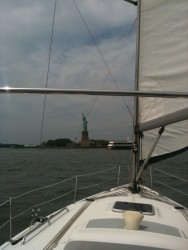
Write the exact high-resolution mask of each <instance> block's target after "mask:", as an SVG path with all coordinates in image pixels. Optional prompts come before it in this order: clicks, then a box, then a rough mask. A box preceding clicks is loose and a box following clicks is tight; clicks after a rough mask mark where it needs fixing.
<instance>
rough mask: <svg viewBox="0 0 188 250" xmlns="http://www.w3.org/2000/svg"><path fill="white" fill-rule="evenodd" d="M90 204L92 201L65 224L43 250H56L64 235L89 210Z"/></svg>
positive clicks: (86, 203)
mask: <svg viewBox="0 0 188 250" xmlns="http://www.w3.org/2000/svg"><path fill="white" fill-rule="evenodd" d="M90 204H91V202H90V201H86V202H85V203H84V204H83V206H82V207H81V208H80V209H79V210H78V211H77V212H76V213H75V214H74V216H73V217H72V218H71V219H70V220H69V221H68V222H67V223H66V224H65V226H64V227H63V228H62V229H61V230H60V231H59V232H58V233H57V234H56V235H55V237H54V238H53V239H52V240H51V241H50V242H49V243H48V244H47V245H46V246H45V247H44V248H43V250H51V249H53V248H55V247H56V246H57V244H58V242H59V241H60V239H61V238H62V237H63V235H64V234H65V233H66V232H67V231H68V230H69V228H70V227H71V226H72V225H73V224H74V222H75V221H76V220H77V219H78V218H79V217H80V215H81V214H82V213H83V212H84V211H85V210H86V209H87V207H88V206H89V205H90Z"/></svg>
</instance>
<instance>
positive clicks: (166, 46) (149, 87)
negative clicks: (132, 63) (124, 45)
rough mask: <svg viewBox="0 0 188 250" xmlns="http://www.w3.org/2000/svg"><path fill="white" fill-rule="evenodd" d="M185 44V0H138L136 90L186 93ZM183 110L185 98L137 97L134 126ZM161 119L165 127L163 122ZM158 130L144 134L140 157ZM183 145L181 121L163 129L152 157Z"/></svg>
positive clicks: (185, 134) (185, 130) (187, 137)
mask: <svg viewBox="0 0 188 250" xmlns="http://www.w3.org/2000/svg"><path fill="white" fill-rule="evenodd" d="M187 41H188V1H187V0H179V1H177V0H157V1H156V0H141V1H140V37H139V42H138V66H139V69H138V90H140V91H143V90H144V91H145V90H146V91H174V92H178V91H188V42H187ZM185 108H188V99H178V98H176V99H168V98H155V97H148V98H147V97H146V98H143V97H139V100H138V113H139V117H138V123H139V124H142V123H145V122H147V123H148V122H149V121H152V120H153V119H156V120H155V121H157V119H159V121H160V117H162V116H167V117H168V116H169V114H171V113H174V112H178V113H181V110H184V111H185ZM184 114H185V112H184ZM162 119H163V118H162ZM163 120H164V125H165V119H163ZM151 123H152V122H151ZM159 123H160V122H159ZM154 124H157V123H155V122H154ZM156 127H157V125H156ZM158 130H159V128H156V129H150V130H149V131H146V132H144V139H143V147H142V150H143V152H142V153H143V158H145V156H146V155H147V152H148V150H149V149H150V147H151V145H152V143H153V141H154V140H155V137H156V136H157V133H158ZM187 146H188V120H184V121H181V122H176V123H174V124H170V125H167V126H166V127H165V131H164V133H163V134H162V136H161V138H160V140H159V142H158V144H157V146H156V148H155V150H154V152H153V154H152V156H160V155H165V154H167V153H172V152H178V151H180V150H181V149H183V148H186V147H187Z"/></svg>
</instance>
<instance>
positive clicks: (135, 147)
mask: <svg viewBox="0 0 188 250" xmlns="http://www.w3.org/2000/svg"><path fill="white" fill-rule="evenodd" d="M140 6H141V5H140V1H137V39H136V64H135V90H136V91H138V79H139V77H138V76H139V54H140V18H141V15H140V8H141V7H140ZM134 102H135V105H134V121H133V129H134V131H133V161H132V164H133V165H132V189H133V191H134V192H137V191H138V190H137V189H138V188H137V183H136V176H137V172H138V166H139V156H140V145H139V144H140V136H139V133H138V129H137V126H138V119H139V117H138V114H139V112H138V111H139V105H138V96H135V98H134Z"/></svg>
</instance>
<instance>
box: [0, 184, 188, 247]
mask: <svg viewBox="0 0 188 250" xmlns="http://www.w3.org/2000/svg"><path fill="white" fill-rule="evenodd" d="M157 199H158V200H157ZM160 199H162V200H165V198H161V197H160V196H158V195H157V194H156V193H155V192H151V191H150V190H149V189H144V190H143V191H142V192H141V193H140V194H132V193H131V192H130V191H129V190H128V188H127V187H125V188H123V187H121V188H116V189H113V190H111V191H108V192H103V193H100V194H98V195H95V196H93V197H90V198H89V199H86V200H82V201H78V202H76V203H74V204H71V205H69V206H67V208H66V209H64V210H62V211H60V212H59V213H58V214H57V215H56V216H54V217H52V219H49V220H48V221H47V222H45V223H43V224H41V225H40V226H39V227H38V228H36V229H35V230H33V231H32V232H30V233H28V234H27V235H26V236H25V237H23V239H22V240H21V241H19V242H18V243H17V244H15V245H11V244H10V243H9V242H7V243H5V244H4V245H3V246H1V247H0V249H27V250H30V249H36V250H39V249H46V250H47V249H54V248H55V249H65V250H71V249H82V248H84V247H86V248H89V249H96V247H97V248H99V249H100V248H101V247H103V248H104V249H107V248H108V249H113V248H117V250H118V249H138V248H137V247H138V246H139V247H140V248H139V249H142V248H141V247H142V246H145V248H143V249H187V245H188V221H187V218H186V215H187V210H185V209H179V208H180V207H179V206H178V205H177V204H170V203H171V201H170V200H166V202H162V201H160ZM117 202H119V204H125V203H126V205H127V204H135V203H136V204H147V205H148V204H149V205H151V206H152V207H153V209H154V212H152V213H147V212H143V213H144V218H143V221H142V222H141V224H140V227H139V230H128V229H124V221H123V216H122V215H123V211H121V209H120V210H119V211H118V209H116V208H115V207H114V205H115V204H116V203H117ZM131 206H132V205H131ZM137 207H139V206H137ZM133 210H134V208H133ZM38 224H40V223H38ZM19 237H20V235H19V236H18V237H15V239H16V238H19ZM100 244H101V245H100ZM126 246H127V248H126ZM130 246H132V247H133V246H134V248H130ZM154 246H155V248H151V247H154ZM123 247H124V248H123ZM147 247H148V248H147Z"/></svg>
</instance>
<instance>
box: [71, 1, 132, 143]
mask: <svg viewBox="0 0 188 250" xmlns="http://www.w3.org/2000/svg"><path fill="white" fill-rule="evenodd" d="M73 3H74V5H75V7H76V9H77V11H78V13H79V15H80V17H81V19H82V21H83V23H84V24H85V26H86V29H87V31H88V33H89V34H90V36H91V38H92V40H93V43H94V44H95V46H96V48H97V50H98V52H99V55H100V56H101V58H102V61H103V63H104V64H105V66H106V68H107V70H108V73H107V75H106V77H105V79H104V81H103V83H102V85H101V89H102V88H103V86H104V83H105V82H106V79H107V78H108V76H109V75H110V76H111V78H112V80H113V82H114V83H115V85H116V88H117V89H118V90H119V89H120V88H119V86H118V84H117V82H116V80H115V78H114V77H113V74H112V72H111V70H110V68H109V66H108V64H107V62H106V60H105V58H104V57H103V55H102V52H101V50H100V48H99V46H98V44H97V42H96V40H95V38H94V36H93V34H92V32H91V30H90V28H89V26H88V24H87V22H86V21H85V19H84V17H83V15H82V13H81V11H80V9H79V7H78V5H77V4H76V2H75V0H73ZM136 20H137V18H135V20H134V23H133V24H132V26H131V28H130V30H129V32H128V34H127V37H128V36H129V35H130V34H131V32H132V30H133V27H134V25H135V23H136ZM126 41H127V40H126ZM115 63H116V62H115ZM115 63H114V64H115ZM97 98H98V97H97V96H96V97H95V99H94V101H93V103H92V104H91V106H90V108H89V111H88V112H87V115H86V118H87V117H88V116H89V114H90V112H91V110H92V109H93V107H94V105H95V103H96V100H97ZM122 99H123V102H124V104H125V106H126V107H127V110H128V112H129V114H130V116H131V118H132V120H133V114H132V112H131V110H130V108H129V105H128V104H127V103H126V101H125V98H124V97H123V96H122ZM129 103H130V102H129ZM80 131H81V127H80V128H79V130H78V132H77V133H76V136H75V139H77V136H78V134H79V133H80Z"/></svg>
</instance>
